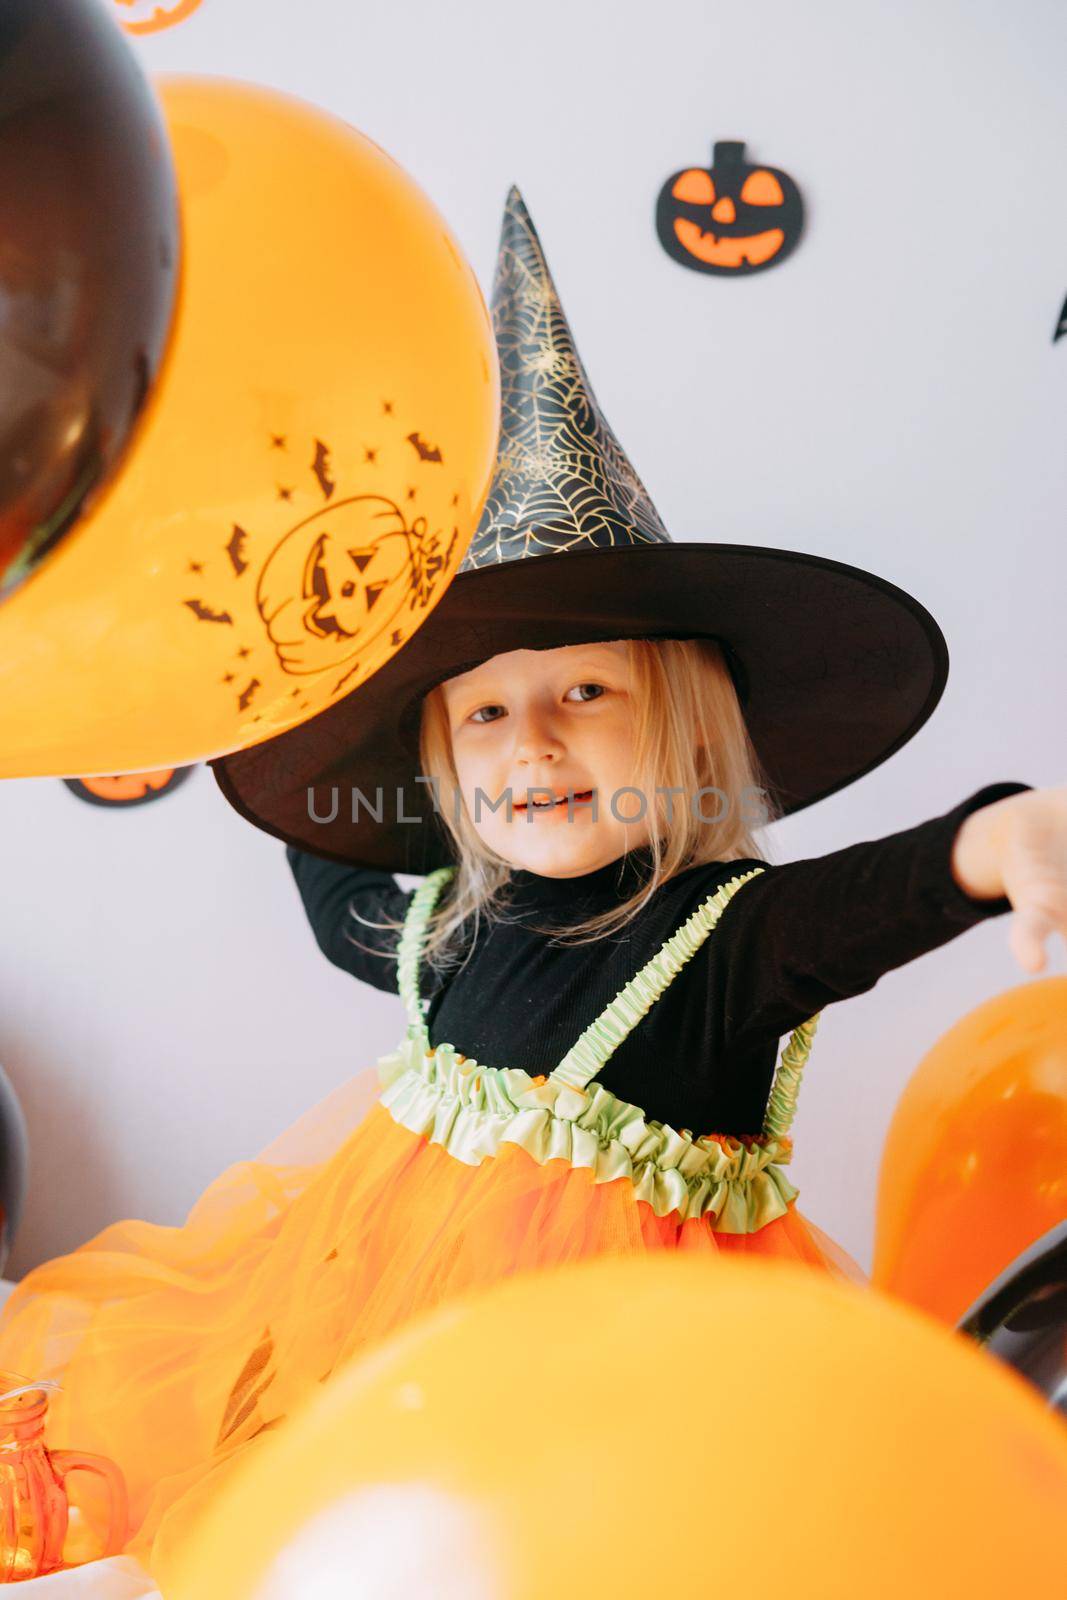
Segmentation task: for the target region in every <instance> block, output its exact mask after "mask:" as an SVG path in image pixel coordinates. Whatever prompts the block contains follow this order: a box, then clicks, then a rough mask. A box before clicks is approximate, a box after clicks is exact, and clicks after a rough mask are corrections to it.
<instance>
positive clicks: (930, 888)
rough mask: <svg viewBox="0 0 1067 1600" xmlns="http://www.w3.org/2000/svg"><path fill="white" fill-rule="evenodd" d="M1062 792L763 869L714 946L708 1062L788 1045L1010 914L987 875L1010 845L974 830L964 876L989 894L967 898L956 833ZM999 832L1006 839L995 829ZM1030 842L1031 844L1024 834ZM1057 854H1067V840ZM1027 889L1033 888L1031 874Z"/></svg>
mask: <svg viewBox="0 0 1067 1600" xmlns="http://www.w3.org/2000/svg"><path fill="white" fill-rule="evenodd" d="M1058 792H1059V791H1037V790H1032V789H1031V788H1030V787H1029V785H1027V784H1023V783H998V784H989V785H987V786H986V787H985V788H983V789H980V790H978V791H977V793H975V794H973V795H971V796H970V797H969V798H968V799H967V800H964V801H961V802H960V804H959V805H957V806H954V807H953V808H952V810H951V811H948V812H946V813H945V814H944V815H943V816H940V817H934V818H931V819H930V820H928V821H926V822H921V823H919V824H918V825H917V826H915V827H913V828H906V829H904V830H902V831H901V832H899V833H893V834H889V835H888V836H887V837H885V838H882V839H873V840H866V841H864V842H862V843H860V844H853V845H848V846H846V847H845V849H843V850H835V851H833V852H831V853H830V854H828V855H824V856H815V857H812V858H810V859H808V860H802V861H790V862H786V863H784V864H783V865H781V866H770V867H767V868H766V870H765V871H764V872H763V873H761V874H760V875H759V876H758V877H756V878H754V879H752V880H751V881H750V882H749V883H746V884H745V885H744V886H743V887H742V888H741V889H740V890H739V891H738V893H736V894H735V895H734V896H733V898H732V900H731V901H730V903H729V904H728V905H727V907H726V909H725V911H724V912H723V914H722V918H721V920H720V925H719V928H718V930H717V933H716V936H715V937H714V938H713V939H712V940H711V941H710V945H711V949H710V961H709V968H710V969H712V970H709V991H708V993H709V1008H714V1013H713V1011H712V1010H709V1019H708V1020H709V1038H710V1039H711V1041H712V1042H713V1044H714V1045H715V1047H716V1049H715V1054H714V1056H713V1057H712V1059H719V1060H723V1059H726V1057H728V1056H729V1055H730V1054H731V1053H732V1052H733V1051H734V1050H735V1048H736V1047H738V1046H739V1045H741V1046H743V1045H745V1044H746V1043H751V1042H753V1041H759V1040H761V1039H763V1040H766V1039H767V1038H768V1037H771V1038H776V1039H777V1038H781V1036H782V1035H783V1034H785V1033H787V1032H789V1031H790V1030H791V1029H793V1028H795V1027H796V1026H797V1025H798V1023H800V1022H803V1021H805V1020H806V1019H807V1018H808V1017H811V1016H814V1014H815V1013H816V1012H817V1011H821V1010H822V1009H823V1007H824V1006H826V1005H829V1004H832V1003H833V1002H834V1001H836V1000H844V999H847V998H848V997H849V996H852V995H857V994H862V993H864V992H865V991H866V990H868V989H871V988H873V987H874V985H875V984H876V983H877V981H878V979H879V978H880V977H881V976H882V975H883V974H884V973H886V972H890V971H892V970H893V969H894V968H896V967H902V966H904V965H905V964H906V963H907V962H909V961H914V960H915V959H916V957H918V956H921V955H925V954H926V953H927V952H929V951H932V950H936V949H938V948H939V947H940V946H941V945H943V944H947V943H948V942H949V940H951V939H955V938H957V937H958V936H959V935H960V934H961V933H964V932H966V930H967V929H968V928H972V927H975V926H976V925H977V924H978V923H979V922H983V921H986V920H988V919H989V918H990V917H995V916H1002V915H1004V914H1006V913H1008V912H1011V911H1012V909H1013V906H1012V901H1011V900H1010V899H1009V898H1008V896H1007V895H1006V894H1003V893H1001V894H997V893H995V891H996V889H997V888H998V885H1000V884H1004V883H1005V882H1006V877H1005V874H1004V871H1003V867H1002V866H997V867H995V868H994V869H993V870H992V871H991V870H990V853H992V857H993V859H994V860H995V862H998V863H999V862H1001V861H1002V852H1003V850H1005V849H1007V848H1008V845H1006V844H1003V843H997V844H991V843H990V842H989V838H990V836H989V834H987V833H986V831H985V828H984V827H983V828H982V829H981V831H978V830H977V829H976V830H974V831H972V832H970V834H969V836H968V840H967V841H966V843H967V848H966V851H965V852H964V850H963V848H962V846H961V850H960V865H961V868H962V872H963V875H964V877H965V879H966V882H967V883H968V884H974V885H975V887H977V888H980V889H985V890H992V891H994V892H993V893H992V894H988V893H984V894H980V895H972V894H969V893H968V892H967V890H966V889H965V888H964V886H963V882H962V881H961V880H960V879H958V878H957V876H956V872H955V870H954V865H953V863H954V859H955V857H956V844H957V840H958V837H959V835H960V834H961V832H962V829H963V827H964V825H965V823H967V822H968V821H969V819H971V818H972V817H973V818H975V819H976V821H977V819H978V818H979V817H981V816H982V813H983V812H984V811H986V810H990V811H992V809H993V808H994V807H995V806H997V805H998V804H999V803H1001V802H1005V801H1007V800H1009V799H1011V798H1015V799H1019V800H1027V799H1029V797H1030V796H1031V795H1033V796H1035V797H1037V796H1039V795H1040V794H1042V793H1045V794H1048V793H1053V794H1055V793H1058ZM1005 810H1006V808H1005ZM1044 810H1045V808H1044V807H1042V814H1044ZM1013 814H1014V815H1015V816H1018V815H1019V813H1018V812H1014V813H1013ZM1000 815H1001V816H1002V817H1003V816H1004V815H1005V812H1003V811H1002V812H1001V813H1000ZM1061 826H1062V825H1061ZM1053 831H1054V832H1055V831H1056V830H1053ZM992 832H993V835H994V836H995V837H996V838H997V839H998V840H1000V838H1001V833H1000V823H999V822H998V823H997V825H996V826H995V827H994V828H993V830H992ZM1006 834H1007V835H1008V836H1010V838H1011V840H1012V841H1013V843H1012V846H1011V848H1012V849H1013V850H1014V851H1015V852H1016V856H1015V857H1013V861H1014V860H1015V859H1016V857H1017V856H1018V851H1019V846H1018V843H1017V840H1018V833H1017V831H1016V829H1015V828H1014V827H1012V828H1011V829H1007V830H1006ZM1026 837H1027V838H1031V839H1032V837H1033V833H1032V830H1031V828H1030V827H1029V826H1027V828H1026ZM976 838H977V839H978V841H979V843H978V844H977V845H976V844H975V842H974V841H975V839H976ZM1059 848H1060V852H1061V856H1062V851H1063V844H1062V839H1061V843H1060V847H1059ZM976 857H977V862H976V860H975V858H976ZM1042 859H1044V852H1043V853H1042ZM998 873H999V876H998ZM1017 876H1018V869H1016V879H1017ZM1027 881H1029V882H1033V881H1035V878H1034V875H1033V874H1032V873H1031V872H1029V871H1028V872H1027ZM1016 892H1018V891H1017V890H1016ZM716 947H717V948H716ZM716 1022H717V1024H718V1026H717V1028H716V1027H715V1026H713V1024H714V1023H716ZM720 1052H722V1053H721V1054H720ZM742 1053H743V1051H742Z"/></svg>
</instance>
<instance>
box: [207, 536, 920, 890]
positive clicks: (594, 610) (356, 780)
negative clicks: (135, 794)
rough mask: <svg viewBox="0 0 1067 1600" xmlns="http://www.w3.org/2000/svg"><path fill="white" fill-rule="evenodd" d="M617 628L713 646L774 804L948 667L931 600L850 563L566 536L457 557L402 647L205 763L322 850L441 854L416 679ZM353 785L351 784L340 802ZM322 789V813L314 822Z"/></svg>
mask: <svg viewBox="0 0 1067 1600" xmlns="http://www.w3.org/2000/svg"><path fill="white" fill-rule="evenodd" d="M632 638H674V639H677V638H716V639H719V640H720V641H722V642H724V643H725V644H726V645H727V646H728V648H729V653H730V654H729V659H730V661H731V665H732V666H733V668H734V671H735V681H737V682H738V686H739V688H740V690H741V691H742V695H743V703H744V708H745V717H746V722H747V725H748V729H749V734H750V736H751V739H752V742H753V745H754V746H755V749H756V751H757V753H758V755H759V758H760V760H761V762H762V764H763V768H764V771H765V773H766V777H767V780H768V783H769V785H770V787H771V789H772V792H773V797H774V800H775V803H776V805H777V807H778V808H779V810H780V811H781V813H782V814H783V815H789V814H791V813H793V812H797V811H801V810H803V809H804V807H806V806H810V805H813V804H814V803H815V802H816V801H817V800H822V799H825V798H826V796H828V795H831V794H835V793H836V792H837V791H838V790H839V789H842V788H844V787H845V786H846V785H847V784H849V783H853V782H855V780H856V779H857V778H861V777H862V776H863V775H864V774H865V773H867V772H870V771H871V770H872V769H873V768H874V767H877V766H879V765H880V764H881V762H883V761H885V760H887V759H888V758H889V756H891V755H892V754H893V752H894V751H896V750H899V749H900V747H901V746H902V745H904V744H906V743H907V741H908V740H909V739H911V738H912V737H913V735H914V734H916V733H917V732H918V730H919V729H920V728H921V727H922V725H923V723H924V722H926V720H927V718H928V717H929V716H930V714H931V713H932V711H933V710H934V708H935V706H936V705H937V702H938V700H939V699H940V698H941V694H942V692H943V690H944V686H945V681H946V678H947V676H948V649H947V646H946V644H945V639H944V636H943V634H942V633H941V630H940V628H939V627H938V625H937V623H936V622H935V621H934V619H933V617H932V616H931V615H930V613H929V612H928V611H927V610H926V609H925V607H924V606H922V605H920V603H919V602H918V601H917V600H915V599H914V598H913V597H912V596H911V595H909V594H907V593H905V591H904V590H902V589H899V588H897V587H896V585H894V584H892V583H888V582H887V581H886V580H885V579H882V578H879V577H876V576H875V575H874V574H872V573H869V572H864V571H862V570H861V569H860V568H858V567H851V566H847V565H845V564H844V563H842V562H839V561H831V560H828V559H826V558H824V557H820V556H811V555H804V554H800V553H798V552H795V551H790V550H773V549H767V548H764V547H761V546H752V545H730V544H675V543H669V544H639V545H632V546H624V547H621V548H619V547H616V548H613V549H611V550H595V549H594V550H587V551H573V550H572V551H568V552H565V553H560V554H557V555H545V556H538V557H535V558H527V559H523V560H514V561H509V562H505V563H502V564H500V565H496V566H488V567H484V568H480V569H478V570H475V571H473V572H466V573H461V574H460V575H459V576H458V577H456V578H454V579H453V581H452V583H451V584H450V585H449V587H448V590H447V591H446V593H445V594H444V595H443V596H442V598H441V600H440V602H439V603H438V605H437V606H436V607H435V608H434V610H433V611H432V612H431V614H430V616H429V617H428V618H427V619H426V621H425V622H424V623H423V625H422V627H421V628H420V629H419V630H418V632H417V633H416V634H414V635H413V637H412V638H411V639H410V640H409V641H408V642H407V643H406V644H405V645H404V648H403V649H402V650H400V651H399V652H398V653H397V654H396V655H395V656H393V657H392V659H391V660H390V661H388V662H387V663H386V664H385V665H384V666H383V667H382V668H380V669H379V671H378V672H377V673H375V675H374V676H373V677H372V678H370V679H369V680H368V681H367V682H366V683H364V684H362V685H361V686H360V687H359V688H358V689H357V690H354V691H353V693H352V694H350V695H348V696H347V697H346V698H345V699H343V700H341V701H339V702H338V703H337V704H336V705H335V706H331V707H330V709H329V710H327V711H323V712H320V713H319V715H318V716H315V717H313V718H311V720H310V721H308V722H305V723H302V724H301V725H300V726H299V727H296V728H291V729H289V731H288V732H286V733H282V734H277V735H275V736H274V737H273V738H270V739H267V740H264V741H263V742H261V743H260V744H256V745H251V746H249V747H248V748H246V749H244V750H239V751H235V752H234V753H233V754H231V755H228V756H221V757H218V758H217V759H216V760H214V761H212V762H211V763H210V765H211V767H212V769H213V771H214V773H215V777H216V779H217V781H218V783H219V786H220V788H221V789H222V792H223V794H224V795H225V796H226V798H227V800H228V801H229V802H230V804H231V805H233V806H234V807H235V809H236V810H237V811H239V812H240V814H241V815H242V816H243V817H245V818H246V819H247V820H248V821H249V822H252V823H254V824H255V826H256V827H258V828H262V829H264V830H265V831H266V832H267V833H270V834H273V835H274V836H275V837H276V838H279V839H283V840H285V842H286V843H288V844H293V845H296V846H298V847H299V848H300V849H303V850H310V851H312V852H314V853H315V854H316V855H320V856H324V857H326V858H327V859H330V860H334V861H341V862H347V863H351V864H358V865H361V866H368V867H380V868H384V869H386V870H388V871H395V872H411V873H424V872H428V871H431V870H432V869H433V868H434V867H437V866H441V865H443V864H444V863H446V862H447V861H449V860H450V859H451V854H450V850H449V846H448V842H447V835H446V834H445V831H444V829H443V827H442V826H441V823H440V821H439V819H438V818H437V817H435V815H434V809H433V800H432V796H431V794H430V790H429V787H428V785H427V784H426V783H421V784H420V783H416V781H415V779H416V776H417V775H418V774H419V757H418V741H419V706H420V704H421V701H422V699H423V697H424V696H425V695H426V694H427V693H428V692H429V690H430V689H432V688H433V687H434V685H435V684H438V683H440V682H442V681H444V680H445V679H446V678H450V677H454V676H455V675H456V674H457V673H459V672H463V671H466V670H468V669H469V668H470V667H473V666H475V665H477V664H479V663H480V662H482V661H486V660H488V659H489V658H490V657H491V656H494V655H498V654H500V653H502V652H504V651H509V650H523V649H531V650H537V649H551V648H554V647H558V646H560V645H567V644H583V643H588V642H592V641H600V640H606V639H632ZM309 791H310V793H309ZM333 791H336V797H335V796H334V795H333ZM355 791H359V793H360V794H361V795H362V797H363V800H362V801H360V802H358V803H357V805H356V806H355V807H353V805H352V798H351V797H352V795H353V793H354V792H355ZM376 797H377V799H376ZM334 799H336V802H337V803H336V815H335V816H333V817H332V820H319V819H326V818H328V817H329V816H330V813H331V811H332V810H333V809H334V804H333V801H334ZM365 801H369V802H370V806H368V805H367V804H366V803H364V802H365ZM372 806H373V807H374V808H375V809H377V810H380V813H381V820H380V821H378V820H376V819H375V817H374V815H373V814H372V810H371V807H372ZM353 810H355V812H356V820H353Z"/></svg>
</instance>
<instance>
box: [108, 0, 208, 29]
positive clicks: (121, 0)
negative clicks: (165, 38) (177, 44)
mask: <svg viewBox="0 0 1067 1600" xmlns="http://www.w3.org/2000/svg"><path fill="white" fill-rule="evenodd" d="M115 5H116V7H117V9H118V20H119V25H120V27H121V28H123V30H124V31H125V32H126V33H134V34H137V33H159V32H161V31H162V30H163V29H164V28H173V27H175V26H176V24H177V23H179V22H184V21H185V19H186V17H191V16H192V14H193V12H194V11H197V10H199V8H200V0H165V3H161V0H115Z"/></svg>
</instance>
